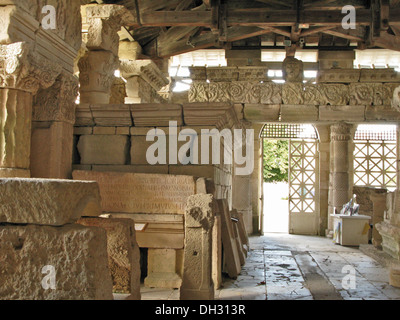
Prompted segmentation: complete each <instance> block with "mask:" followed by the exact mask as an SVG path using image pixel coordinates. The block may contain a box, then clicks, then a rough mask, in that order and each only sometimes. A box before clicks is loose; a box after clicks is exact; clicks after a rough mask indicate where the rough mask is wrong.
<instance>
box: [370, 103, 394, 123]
mask: <svg viewBox="0 0 400 320" xmlns="http://www.w3.org/2000/svg"><path fill="white" fill-rule="evenodd" d="M365 120H386V121H392V120H394V121H399V120H400V112H398V111H397V110H396V109H394V108H393V107H392V106H391V105H383V106H367V107H366V111H365Z"/></svg>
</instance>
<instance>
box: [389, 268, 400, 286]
mask: <svg viewBox="0 0 400 320" xmlns="http://www.w3.org/2000/svg"><path fill="white" fill-rule="evenodd" d="M389 284H390V285H391V286H393V287H396V288H400V267H391V268H390V276H389Z"/></svg>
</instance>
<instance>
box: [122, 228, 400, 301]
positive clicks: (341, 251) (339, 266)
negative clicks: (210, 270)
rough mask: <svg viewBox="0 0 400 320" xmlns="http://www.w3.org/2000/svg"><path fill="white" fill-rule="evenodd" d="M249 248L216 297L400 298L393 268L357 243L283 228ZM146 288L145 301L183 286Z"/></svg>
mask: <svg viewBox="0 0 400 320" xmlns="http://www.w3.org/2000/svg"><path fill="white" fill-rule="evenodd" d="M250 247H251V250H250V252H249V255H248V258H247V261H246V265H245V266H243V268H242V272H241V274H240V275H239V276H238V278H237V279H235V280H233V279H228V278H225V279H224V282H223V288H221V289H220V290H217V291H216V294H215V298H216V299H217V300H400V289H399V288H394V287H392V286H390V285H389V270H388V269H387V268H385V267H383V266H382V265H380V264H379V263H378V262H377V261H375V260H374V259H372V258H371V257H369V256H367V255H366V254H364V253H362V252H361V251H360V250H359V249H358V248H354V247H343V246H340V245H336V244H334V243H332V240H331V239H328V238H324V237H313V236H295V235H287V234H278V233H275V234H274V233H270V234H266V235H265V236H262V237H251V238H250ZM349 270H352V271H353V272H354V275H355V277H353V278H352V279H350V278H349V275H350V271H349ZM350 280H354V282H351V281H350ZM141 293H142V300H178V299H179V290H168V289H156V288H145V287H142V290H141ZM115 298H116V299H123V298H124V296H122V295H116V296H115Z"/></svg>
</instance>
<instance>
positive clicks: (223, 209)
mask: <svg viewBox="0 0 400 320" xmlns="http://www.w3.org/2000/svg"><path fill="white" fill-rule="evenodd" d="M217 203H218V209H219V214H220V216H221V231H222V247H223V251H224V266H225V268H224V270H226V272H227V274H228V276H229V277H230V278H234V279H235V278H237V276H238V275H239V273H240V271H241V265H240V260H239V254H238V249H237V245H236V240H235V234H234V230H233V225H232V220H231V215H230V213H229V206H228V203H227V201H226V200H225V199H221V200H217Z"/></svg>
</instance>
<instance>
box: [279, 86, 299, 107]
mask: <svg viewBox="0 0 400 320" xmlns="http://www.w3.org/2000/svg"><path fill="white" fill-rule="evenodd" d="M282 101H283V104H290V105H295V104H303V103H304V97H303V83H285V84H284V85H283V86H282Z"/></svg>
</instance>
